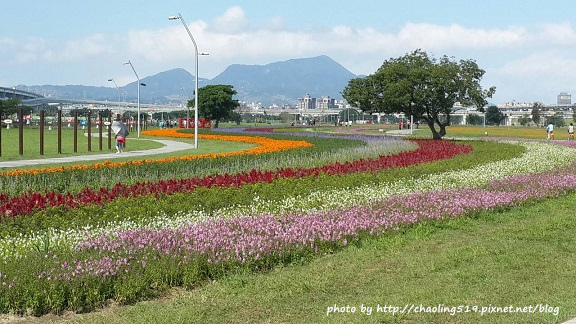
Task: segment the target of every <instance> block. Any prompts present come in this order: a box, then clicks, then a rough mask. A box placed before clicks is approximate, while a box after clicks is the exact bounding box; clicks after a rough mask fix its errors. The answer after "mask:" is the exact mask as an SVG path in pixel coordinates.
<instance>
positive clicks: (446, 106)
mask: <svg viewBox="0 0 576 324" xmlns="http://www.w3.org/2000/svg"><path fill="white" fill-rule="evenodd" d="M484 73H485V71H484V70H482V69H480V68H479V67H478V65H477V64H476V62H474V61H473V60H461V61H458V62H456V61H454V60H453V59H451V58H448V57H447V56H443V57H442V58H440V59H439V60H437V59H434V58H432V57H430V56H429V55H428V54H427V53H426V52H424V51H422V50H416V51H414V52H412V53H410V54H407V55H405V56H402V57H399V58H393V59H389V60H387V61H385V62H384V63H383V64H382V66H381V67H380V68H379V69H378V70H377V71H376V72H375V73H374V74H371V75H369V76H367V77H365V78H356V79H352V80H350V82H349V83H348V86H347V87H346V88H345V89H344V90H343V91H342V95H343V97H344V98H345V99H346V100H347V101H348V103H349V104H350V105H351V106H353V107H357V108H359V109H360V110H362V111H363V112H367V113H374V112H381V113H386V114H393V113H403V114H405V115H406V116H413V117H414V120H417V121H421V120H422V121H424V122H425V123H426V124H427V125H428V127H429V128H430V130H431V131H432V134H433V138H434V139H441V138H442V137H443V136H444V135H446V126H449V125H450V117H451V113H452V109H453V107H454V104H455V103H457V102H460V103H461V104H462V105H465V106H476V107H478V108H479V109H480V110H481V111H482V109H483V107H484V106H485V105H486V104H487V101H486V98H490V97H492V95H493V94H494V92H495V91H496V88H495V87H491V88H489V89H487V90H485V89H483V88H482V86H481V85H480V81H481V79H482V77H483V76H484Z"/></svg>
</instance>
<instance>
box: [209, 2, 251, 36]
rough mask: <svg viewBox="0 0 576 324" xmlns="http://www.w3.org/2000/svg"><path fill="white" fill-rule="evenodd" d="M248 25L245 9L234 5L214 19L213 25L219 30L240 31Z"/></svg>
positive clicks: (227, 31) (225, 31) (226, 31)
mask: <svg viewBox="0 0 576 324" xmlns="http://www.w3.org/2000/svg"><path fill="white" fill-rule="evenodd" d="M247 25H248V23H247V21H246V17H245V13H244V9H242V8H241V7H239V6H234V7H232V8H229V9H228V10H226V12H225V13H224V14H223V15H222V16H220V17H217V18H216V19H214V23H213V26H211V27H212V28H214V30H215V31H217V32H224V33H238V32H241V31H242V30H244V28H246V26H247Z"/></svg>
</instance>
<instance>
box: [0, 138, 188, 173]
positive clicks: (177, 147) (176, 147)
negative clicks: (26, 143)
mask: <svg viewBox="0 0 576 324" xmlns="http://www.w3.org/2000/svg"><path fill="white" fill-rule="evenodd" d="M152 141H154V142H158V143H161V144H163V145H164V146H163V147H161V148H157V149H151V150H145V151H127V152H124V153H120V154H116V153H115V152H113V153H102V154H93V155H75V156H67V157H57V158H47V159H35V160H18V161H4V162H0V168H14V167H21V166H29V165H39V164H51V163H67V162H85V161H94V160H110V159H118V158H125V157H135V156H147V155H155V154H163V153H171V152H177V151H183V150H187V149H192V148H194V145H192V144H187V143H183V142H178V141H169V140H152Z"/></svg>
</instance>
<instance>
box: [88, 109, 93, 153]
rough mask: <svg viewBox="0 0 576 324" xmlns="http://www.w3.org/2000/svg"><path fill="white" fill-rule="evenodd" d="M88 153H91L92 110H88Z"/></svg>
mask: <svg viewBox="0 0 576 324" xmlns="http://www.w3.org/2000/svg"><path fill="white" fill-rule="evenodd" d="M87 119H88V152H92V110H88V118H87Z"/></svg>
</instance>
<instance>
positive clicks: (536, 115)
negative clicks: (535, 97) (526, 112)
mask: <svg viewBox="0 0 576 324" xmlns="http://www.w3.org/2000/svg"><path fill="white" fill-rule="evenodd" d="M542 108H544V104H543V103H541V102H535V103H534V105H532V121H533V122H535V123H536V126H539V125H540V111H541V110H542Z"/></svg>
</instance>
